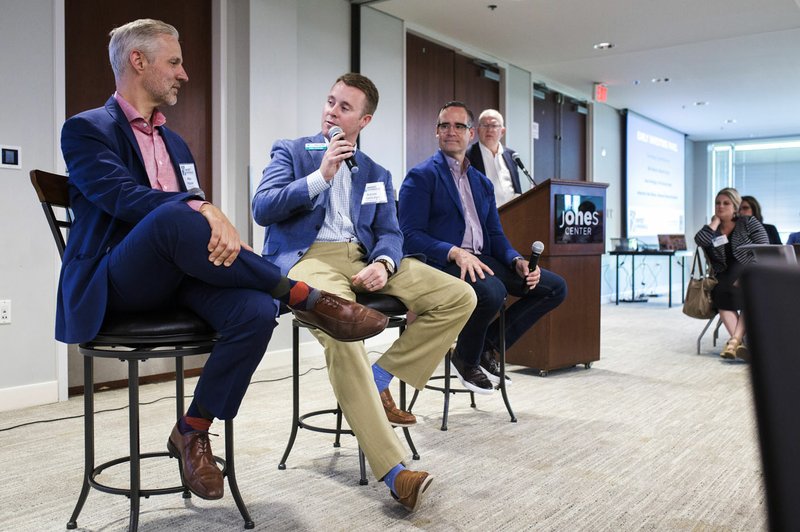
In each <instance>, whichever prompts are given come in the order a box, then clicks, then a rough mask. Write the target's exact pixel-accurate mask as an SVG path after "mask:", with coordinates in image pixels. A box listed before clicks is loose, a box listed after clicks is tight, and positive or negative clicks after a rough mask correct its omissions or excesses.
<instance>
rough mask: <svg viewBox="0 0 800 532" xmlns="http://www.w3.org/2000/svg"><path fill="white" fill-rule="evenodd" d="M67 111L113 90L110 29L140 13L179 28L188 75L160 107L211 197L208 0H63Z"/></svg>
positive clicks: (96, 103)
mask: <svg viewBox="0 0 800 532" xmlns="http://www.w3.org/2000/svg"><path fill="white" fill-rule="evenodd" d="M64 8H65V41H66V42H65V50H66V76H65V77H66V88H65V89H66V114H67V117H70V116H73V115H75V114H77V113H79V112H81V111H85V110H87V109H91V108H94V107H99V106H102V105H103V104H104V103H105V101H106V100H107V99H108V97H109V96H111V95H112V94H113V93H114V75H113V73H112V72H111V65H110V64H109V59H108V33H109V32H110V31H111V29H113V28H115V27H117V26H121V25H122V24H125V23H127V22H130V21H132V20H136V19H138V18H154V19H159V20H163V21H164V22H167V23H169V24H172V25H173V26H175V27H176V28H177V30H178V32H179V33H180V42H181V49H182V52H183V60H184V64H185V66H186V71H187V74H188V75H189V83H187V84H186V85H185V86H184V87H183V88H181V91H180V93H179V95H178V103H177V104H176V105H175V106H173V107H167V108H163V109H161V111H162V112H163V113H164V115H166V117H167V126H168V127H169V128H170V129H172V130H174V131H176V132H177V133H178V134H180V135H181V136H182V137H183V138H184V140H186V142H187V144H188V145H189V148H190V149H191V151H192V154H193V155H194V157H195V160H196V162H197V172H198V176H199V179H200V186H201V187H202V188H203V190H204V191H205V192H206V197H207V198H208V199H209V200H213V190H212V186H211V183H212V179H211V178H212V176H211V169H212V159H211V155H212V149H211V106H212V101H211V96H212V95H211V0H192V1H191V2H185V1H183V0H138V1H137V2H107V1H106V0H66V2H65V6H64Z"/></svg>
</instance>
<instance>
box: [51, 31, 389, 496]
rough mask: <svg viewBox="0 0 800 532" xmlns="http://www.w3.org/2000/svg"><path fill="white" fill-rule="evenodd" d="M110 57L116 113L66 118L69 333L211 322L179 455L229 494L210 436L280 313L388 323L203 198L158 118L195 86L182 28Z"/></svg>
mask: <svg viewBox="0 0 800 532" xmlns="http://www.w3.org/2000/svg"><path fill="white" fill-rule="evenodd" d="M109 57H110V60H111V66H112V68H113V70H114V77H115V80H116V89H117V90H116V92H115V93H114V95H113V96H112V97H111V98H109V99H108V101H107V102H106V104H105V106H104V107H100V108H97V109H92V110H90V111H86V112H83V113H80V114H78V115H76V116H74V117H72V118H70V119H69V120H67V121H66V123H65V124H64V127H63V129H62V132H61V149H62V152H63V154H64V160H65V161H66V163H67V169H68V171H69V181H68V183H69V195H70V202H71V206H72V210H73V213H74V223H73V225H72V229H71V232H70V235H69V240H68V243H67V249H66V251H65V253H64V260H63V264H62V269H61V280H60V286H59V294H58V306H57V311H56V338H57V339H58V340H60V341H62V342H67V343H79V342H84V341H88V340H91V339H92V338H94V337H95V336H96V335H97V333H98V332H99V330H100V327H101V325H102V322H103V319H104V317H105V316H106V313H107V312H109V311H110V312H120V311H122V312H124V311H135V312H147V311H151V310H155V309H160V308H163V307H167V308H169V307H170V305H174V304H178V305H181V306H185V307H188V308H190V309H191V310H193V311H194V312H195V313H197V314H198V315H199V316H200V317H202V318H203V319H204V320H206V321H207V322H208V323H209V324H210V325H211V326H212V327H213V328H214V329H215V330H216V331H217V332H218V333H219V341H218V342H217V343H216V344H215V346H214V348H213V349H212V351H211V355H210V357H209V359H208V360H207V362H206V364H205V367H204V368H203V373H202V375H201V377H200V379H199V381H198V383H197V387H196V388H195V392H194V399H193V400H192V403H191V405H190V406H189V408H188V410H187V412H186V415H185V416H183V417H182V418H181V419H180V420H179V421H178V422H177V423H176V425H175V427H174V428H173V430H172V433H171V435H170V437H169V440H168V441H167V446H168V448H169V449H170V452H171V454H173V455H174V456H177V457H178V459H179V460H180V464H181V469H182V472H183V478H184V481H185V482H186V485H187V487H188V488H189V489H190V490H191V491H192V492H193V493H195V494H196V495H198V496H199V497H202V498H206V499H218V498H220V497H222V495H223V479H222V472H221V471H220V470H219V468H218V467H217V465H216V463H215V462H214V458H213V454H212V453H211V446H210V444H209V439H208V429H209V427H210V425H211V422H212V421H213V419H214V418H219V419H231V418H233V417H234V416H235V415H236V412H237V411H238V408H239V405H240V403H241V401H242V398H243V397H244V394H245V391H246V390H247V386H248V384H249V382H250V377H251V375H252V374H253V371H255V369H256V367H257V366H258V363H259V361H260V360H261V357H262V356H263V355H264V352H265V350H266V347H267V343H268V342H269V339H270V337H271V335H272V330H273V328H274V327H275V325H276V321H275V318H276V316H277V315H278V307H279V304H280V303H284V304H286V305H288V306H289V307H290V308H292V309H296V310H297V312H299V313H302V314H303V315H304V316H305V318H306V319H308V320H309V321H311V322H312V323H314V324H315V325H316V326H318V327H319V326H322V327H323V328H326V327H328V326H329V325H334V327H333V328H334V330H332V331H331V334H334V335H339V334H340V332H341V331H340V330H339V328H337V327H335V323H336V322H337V321H345V322H349V323H351V324H357V325H358V327H356V329H359V328H361V329H363V330H361V331H360V332H362V333H364V334H365V335H366V334H377V333H378V332H380V330H382V329H383V327H385V322H384V323H383V326H380V325H379V324H378V325H376V326H370V327H363V326H364V325H366V324H365V323H363V322H362V321H361V320H364V319H371V318H374V314H375V313H374V312H373V311H370V310H369V309H366V308H364V307H361V306H360V305H354V304H352V303H350V302H348V301H345V300H343V299H341V298H337V297H335V296H332V295H330V294H327V293H325V292H322V291H320V290H316V289H314V288H311V287H309V286H308V285H307V284H305V283H302V282H295V281H292V280H290V279H288V278H287V277H285V276H283V275H282V274H281V273H280V270H279V269H278V268H277V267H276V266H275V265H273V264H271V263H270V262H268V261H267V260H265V259H263V258H262V257H260V256H259V255H257V254H255V253H253V251H252V250H251V249H250V248H249V247H248V246H247V245H245V244H243V243H242V242H241V240H240V238H239V234H238V232H237V230H236V228H235V227H234V226H233V225H232V224H231V222H230V221H229V220H228V219H227V217H226V216H225V215H224V214H223V213H222V211H220V210H219V209H218V208H216V207H215V206H214V205H212V204H211V203H209V202H206V201H204V199H203V197H204V195H203V192H202V190H200V188H199V182H198V176H197V169H196V166H195V162H194V159H193V158H192V154H191V153H190V152H189V147H188V146H187V145H186V143H185V142H184V141H183V139H181V137H180V136H178V135H177V134H176V133H174V132H172V131H170V130H169V129H168V128H167V127H166V126H165V125H164V123H165V122H166V118H165V117H164V115H163V114H162V113H161V112H160V111H159V110H158V107H159V106H163V105H174V104H175V103H176V102H177V100H178V90H179V89H180V87H181V85H183V84H184V83H186V82H187V81H188V80H189V78H188V76H187V75H186V71H185V70H184V68H183V61H182V55H181V47H180V44H179V43H178V32H177V30H176V29H175V28H174V27H173V26H170V25H169V24H166V23H164V22H161V21H156V20H150V19H142V20H137V21H134V22H131V23H128V24H125V25H123V26H120V27H119V28H116V29H114V30H112V31H111V40H110V42H109ZM331 309H333V310H331ZM351 332H352V331H351ZM355 332H356V333H358V332H359V331H358V330H357V331H355ZM355 336H359V334H355ZM362 336H363V335H362Z"/></svg>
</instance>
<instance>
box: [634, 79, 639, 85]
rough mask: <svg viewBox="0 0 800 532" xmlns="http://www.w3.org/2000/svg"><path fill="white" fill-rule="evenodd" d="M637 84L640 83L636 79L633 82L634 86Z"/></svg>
mask: <svg viewBox="0 0 800 532" xmlns="http://www.w3.org/2000/svg"><path fill="white" fill-rule="evenodd" d="M639 83H641V81H639V80H638V79H635V80H633V84H634V85H638V84H639Z"/></svg>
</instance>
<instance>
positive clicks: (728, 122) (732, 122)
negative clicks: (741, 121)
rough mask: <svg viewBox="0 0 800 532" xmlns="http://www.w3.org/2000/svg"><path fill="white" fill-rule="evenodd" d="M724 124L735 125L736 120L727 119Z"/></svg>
mask: <svg viewBox="0 0 800 532" xmlns="http://www.w3.org/2000/svg"><path fill="white" fill-rule="evenodd" d="M725 123H726V124H735V123H736V119H735V118H729V119H727V120H725Z"/></svg>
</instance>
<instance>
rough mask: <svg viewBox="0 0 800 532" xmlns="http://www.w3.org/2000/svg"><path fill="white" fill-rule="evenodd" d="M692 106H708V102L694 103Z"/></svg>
mask: <svg viewBox="0 0 800 532" xmlns="http://www.w3.org/2000/svg"><path fill="white" fill-rule="evenodd" d="M694 105H695V107H703V106H704V105H708V102H703V101H699V102H694Z"/></svg>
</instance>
